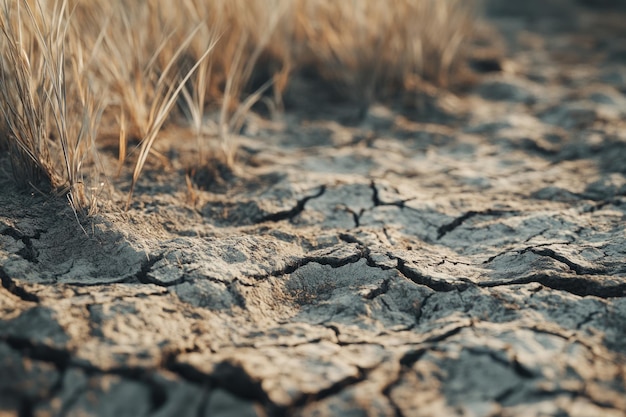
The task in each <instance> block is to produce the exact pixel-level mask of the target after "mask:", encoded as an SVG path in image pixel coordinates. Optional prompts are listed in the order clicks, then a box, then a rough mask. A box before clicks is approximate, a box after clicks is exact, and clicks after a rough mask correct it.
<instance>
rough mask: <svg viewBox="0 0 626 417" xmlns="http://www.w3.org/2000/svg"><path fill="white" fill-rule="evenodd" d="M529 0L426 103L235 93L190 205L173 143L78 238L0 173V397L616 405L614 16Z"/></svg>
mask: <svg viewBox="0 0 626 417" xmlns="http://www.w3.org/2000/svg"><path fill="white" fill-rule="evenodd" d="M531 3H533V2H529V4H531ZM534 3H538V4H539V6H538V7H541V2H534ZM551 3H554V4H556V6H554V7H557V6H558V4H561V3H565V6H563V7H567V8H568V10H569V15H568V16H569V17H567V18H566V19H564V18H563V15H562V14H559V13H556V14H555V15H554V16H552V15H550V14H549V13H546V14H545V15H541V16H537V15H536V14H532V13H531V12H530V11H528V10H521V9H523V7H522V6H511V7H513V9H515V8H517V9H520V10H513V11H511V10H504V9H505V7H500V8H498V7H495V6H494V9H495V10H494V11H493V14H492V15H490V17H489V19H490V20H491V23H492V24H493V25H495V26H496V27H497V28H498V29H499V30H500V31H501V32H502V34H503V35H502V36H503V39H505V41H506V42H507V43H508V49H507V50H508V52H507V55H506V57H505V58H503V60H502V62H501V67H502V68H503V70H502V71H497V72H492V73H489V74H484V75H482V76H481V78H480V81H479V82H478V83H477V85H476V86H475V87H473V88H472V89H471V90H470V91H468V92H466V93H463V94H462V95H459V96H452V95H451V94H448V93H444V92H442V93H440V94H439V95H437V96H436V97H432V98H431V99H432V105H430V106H429V107H428V110H424V109H421V110H420V109H418V110H411V111H408V110H406V109H405V110H403V109H399V108H395V107H393V106H385V105H382V104H379V105H375V106H373V107H372V108H371V109H370V111H369V113H368V115H367V116H366V118H365V119H364V120H363V121H362V122H360V123H356V124H355V123H346V122H345V121H344V119H345V118H344V117H343V116H344V115H346V114H350V113H351V112H354V111H355V108H356V107H355V106H354V105H353V104H350V103H331V104H324V105H322V106H318V107H319V108H318V109H316V111H313V110H312V106H311V104H310V103H309V104H306V103H301V104H300V105H295V106H294V107H293V109H288V111H287V112H286V114H285V115H284V117H283V118H282V119H281V120H273V121H272V120H268V119H267V118H264V117H261V116H259V115H256V114H254V113H251V114H250V116H249V118H248V121H247V123H246V127H245V129H244V131H243V133H242V135H241V137H240V138H239V139H238V140H239V143H240V155H241V158H240V161H239V170H238V171H237V172H234V173H230V174H229V175H226V176H224V178H222V179H221V180H219V181H217V180H215V179H211V177H210V175H209V176H208V177H207V178H204V179H203V180H202V181H200V180H197V182H198V183H197V184H196V185H197V187H199V188H202V189H198V190H196V191H195V193H196V195H195V198H194V201H193V202H190V199H189V195H188V189H187V188H186V186H185V170H184V166H185V163H184V161H185V158H189V154H192V153H193V147H192V144H190V145H189V147H188V150H187V151H186V150H185V148H182V149H178V148H177V150H176V152H170V154H171V155H172V158H171V161H170V165H168V166H159V165H158V161H157V162H155V163H154V164H153V166H152V167H151V168H149V169H147V172H146V175H145V177H144V178H143V180H142V181H140V184H139V185H138V186H137V190H136V197H135V200H134V204H133V205H132V206H131V208H130V209H129V210H128V211H127V212H103V213H101V214H99V215H97V216H95V217H94V218H93V219H90V220H89V221H83V222H82V227H84V228H85V230H86V233H85V232H83V230H81V226H80V225H79V224H78V223H77V221H76V218H75V217H74V214H73V213H72V211H71V210H70V209H69V208H68V207H67V205H66V204H64V203H63V202H62V201H58V200H57V199H54V198H49V197H41V196H39V195H38V194H36V193H34V194H28V193H24V192H19V191H17V190H16V189H15V188H14V186H13V185H12V183H11V181H10V180H9V177H8V175H7V174H2V175H3V177H2V181H0V278H1V280H2V286H1V287H0V415H1V416H23V417H30V416H47V415H53V416H57V415H58V416H79V415H100V416H143V415H145V416H148V415H149V416H391V417H399V416H404V417H409V416H626V227H625V225H626V122H625V120H626V49H625V48H626V28H625V27H624V24H623V22H625V21H626V14H624V13H621V14H620V13H619V12H616V11H615V10H609V11H606V10H604V11H603V10H589V9H577V8H574V6H572V5H571V3H568V2H559V1H553V2H551ZM513 4H516V3H513ZM529 7H530V6H529ZM531 9H532V7H531ZM533 13H534V12H533ZM564 20H567V22H565V21H564ZM611 22H613V25H611ZM619 22H621V24H620V23H619ZM180 134H181V133H180V132H176V131H173V132H170V136H171V137H172V140H171V141H169V142H168V140H167V139H164V140H163V141H162V142H160V143H158V144H157V146H161V147H162V148H161V149H162V150H164V151H165V152H168V150H169V149H170V148H172V147H173V143H174V142H180V141H178V140H177V139H178V137H177V135H180ZM183 142H184V141H183ZM190 142H193V141H190ZM4 162H6V161H4ZM4 162H3V163H4ZM4 166H7V165H4ZM5 171H6V170H5ZM197 178H199V177H197Z"/></svg>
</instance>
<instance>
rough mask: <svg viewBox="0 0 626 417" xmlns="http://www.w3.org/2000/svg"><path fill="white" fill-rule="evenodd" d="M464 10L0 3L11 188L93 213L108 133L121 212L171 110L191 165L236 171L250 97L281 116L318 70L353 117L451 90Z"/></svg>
mask: <svg viewBox="0 0 626 417" xmlns="http://www.w3.org/2000/svg"><path fill="white" fill-rule="evenodd" d="M470 4H471V2H468V1H467V0H389V1H387V2H380V1H341V2H339V1H334V0H183V1H182V2H178V3H175V2H171V1H166V0H154V1H142V2H128V1H125V0H0V5H1V6H0V11H1V13H0V57H1V58H0V59H1V60H2V68H1V69H0V82H1V83H2V84H1V86H0V106H1V109H2V116H3V118H2V121H1V123H0V134H1V135H0V147H2V146H4V147H5V149H7V150H8V151H9V155H10V159H11V164H12V168H13V173H14V177H15V179H16V181H17V182H18V183H19V184H20V185H24V186H27V185H30V186H33V187H38V188H47V189H50V190H52V191H55V192H59V193H63V194H66V195H67V196H68V199H69V201H70V203H71V205H72V206H73V207H74V208H75V209H76V210H79V211H87V212H89V211H90V210H91V211H92V210H93V208H94V207H95V206H96V202H95V201H94V198H95V197H94V196H95V195H98V193H97V190H96V189H95V188H93V187H91V186H87V185H86V184H93V182H94V181H97V180H98V178H99V177H100V176H105V177H106V178H109V177H110V176H112V175H114V174H115V172H108V171H107V170H108V168H104V166H103V165H102V164H100V163H98V161H99V153H100V152H102V141H106V137H108V138H114V137H115V138H116V139H115V141H116V144H115V147H116V150H117V159H118V164H117V167H116V169H114V170H113V171H120V170H121V171H122V172H126V173H127V175H131V183H130V187H129V193H128V202H130V198H131V196H132V193H133V191H134V189H135V187H136V184H137V182H138V181H139V179H140V177H141V172H142V170H143V169H144V167H145V166H146V163H147V161H148V160H149V158H150V156H151V155H152V156H155V155H156V156H159V155H160V154H158V153H157V152H155V151H154V146H153V145H154V143H155V142H156V141H158V138H159V135H160V132H161V130H162V128H163V127H164V126H165V125H166V124H167V123H171V122H177V123H180V122H181V121H183V120H184V119H183V118H180V117H178V112H177V111H176V109H180V110H181V113H182V114H183V115H184V116H185V119H186V120H187V122H183V123H187V125H188V127H189V128H190V130H191V132H190V135H189V136H190V138H193V140H196V141H197V147H198V161H197V163H198V165H202V164H206V163H209V162H208V161H211V160H215V156H214V155H213V156H211V155H207V152H208V150H209V149H213V151H212V152H215V149H221V152H222V155H221V156H220V157H219V158H220V159H223V160H224V161H225V163H226V164H227V165H228V166H230V167H231V168H232V167H233V165H234V164H235V153H236V143H235V140H234V139H233V134H236V133H237V132H238V131H239V130H240V128H241V126H242V123H243V121H244V119H245V117H246V114H247V113H248V112H249V111H250V109H251V108H252V106H253V105H254V104H255V103H257V102H259V101H260V100H263V101H264V102H265V103H266V104H267V105H268V106H269V107H270V108H271V110H272V112H273V113H274V114H278V113H280V112H281V111H284V108H283V103H282V97H283V94H284V93H285V91H286V90H287V89H288V87H289V82H290V79H291V77H292V75H293V74H294V73H297V72H300V71H308V72H311V71H313V72H315V73H316V74H317V75H318V76H319V78H320V79H322V80H325V81H326V82H327V83H328V85H329V86H331V87H332V88H334V89H336V90H338V91H340V92H341V93H342V94H344V95H345V96H347V97H351V98H353V99H355V101H356V102H358V103H361V107H362V108H361V113H362V114H364V113H365V112H366V111H367V108H368V106H369V105H370V104H371V103H372V102H373V101H375V100H377V99H380V98H385V97H392V96H393V95H394V94H395V93H397V92H402V91H406V90H416V89H417V90H419V89H420V88H422V87H421V86H425V85H428V86H439V87H446V86H449V85H450V84H454V81H455V77H456V73H457V71H458V68H460V67H461V65H459V64H460V63H462V59H463V56H462V53H461V52H462V48H463V45H465V43H466V41H467V40H468V37H469V35H470V34H471V31H472V25H473V21H474V16H473V10H472V6H471V5H470ZM268 92H271V94H269V97H267V96H266V95H267V93H268ZM209 114H211V115H214V117H213V119H212V120H209V119H210V117H209V116H208V115H209ZM175 115H176V117H173V116H175ZM101 120H105V121H106V124H107V126H106V130H107V133H106V134H104V135H100V136H99V131H100V130H99V126H100V123H101ZM2 132H4V133H2ZM210 142H213V143H214V144H217V145H218V146H213V144H211V143H210ZM160 157H161V158H164V156H162V155H161V156H160ZM128 161H132V163H133V164H134V165H133V166H132V167H127V165H128ZM127 168H129V169H127Z"/></svg>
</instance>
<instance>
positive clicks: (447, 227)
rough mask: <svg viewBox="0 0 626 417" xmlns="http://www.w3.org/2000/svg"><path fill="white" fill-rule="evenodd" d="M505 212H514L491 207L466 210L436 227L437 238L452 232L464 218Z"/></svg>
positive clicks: (496, 214) (499, 214)
mask: <svg viewBox="0 0 626 417" xmlns="http://www.w3.org/2000/svg"><path fill="white" fill-rule="evenodd" d="M507 213H513V214H514V213H515V212H511V211H504V210H492V209H488V210H483V211H474V210H471V211H468V212H467V213H464V214H463V215H462V216H459V217H457V218H456V219H454V220H452V221H451V222H450V223H447V224H444V225H442V226H440V227H439V228H438V229H437V240H439V239H441V238H442V237H444V236H445V235H447V234H448V233H450V232H452V231H453V230H454V229H456V228H457V227H459V226H461V225H462V224H463V223H464V222H465V221H466V220H469V219H471V218H472V217H475V216H501V215H503V214H507Z"/></svg>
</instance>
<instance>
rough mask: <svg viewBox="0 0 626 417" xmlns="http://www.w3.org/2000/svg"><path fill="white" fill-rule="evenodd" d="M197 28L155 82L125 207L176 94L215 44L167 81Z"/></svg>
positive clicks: (174, 102)
mask: <svg viewBox="0 0 626 417" xmlns="http://www.w3.org/2000/svg"><path fill="white" fill-rule="evenodd" d="M198 29H199V27H198V28H196V29H195V30H194V31H192V32H191V33H190V34H189V36H188V38H187V40H186V42H184V43H183V44H182V45H181V46H180V48H179V49H178V51H177V52H176V53H175V54H174V57H172V60H171V61H170V64H168V65H167V66H166V68H165V70H164V71H163V74H162V75H161V77H160V78H159V81H158V82H157V90H158V91H161V94H158V95H157V98H158V99H157V101H155V102H153V105H152V108H151V112H150V114H151V117H150V119H149V120H150V125H149V126H148V131H147V132H146V135H145V137H144V138H143V139H142V141H141V145H140V146H141V147H140V150H139V157H138V159H137V162H136V164H135V170H134V171H133V179H132V182H131V186H130V191H129V192H128V199H127V201H126V208H127V209H128V207H129V205H130V201H131V199H132V196H133V192H134V190H135V186H136V185H137V181H138V180H139V176H140V175H141V171H142V169H143V166H144V165H145V163H146V159H147V158H148V153H149V152H150V149H151V148H152V145H153V144H154V141H155V140H156V138H157V135H158V133H159V131H160V130H161V127H162V126H163V123H165V120H166V119H167V117H168V115H169V113H170V112H171V111H172V108H173V107H174V104H176V100H177V99H178V96H179V94H180V92H181V91H182V89H183V88H184V87H185V83H186V82H187V81H188V80H189V78H191V76H192V75H193V73H194V71H196V69H197V68H198V67H199V66H200V64H201V63H202V62H203V61H204V60H205V59H206V58H207V57H208V56H209V54H210V53H211V51H212V49H213V46H214V45H215V44H212V45H210V46H209V47H208V48H207V50H206V51H205V52H204V54H203V55H202V56H201V57H200V59H199V60H198V61H197V62H196V63H195V65H194V66H193V67H191V69H190V70H189V71H188V72H187V74H185V75H184V76H183V77H182V78H181V79H180V80H179V81H178V82H177V86H174V85H173V84H171V83H168V82H167V81H166V77H167V75H169V71H170V69H171V68H172V66H173V65H174V62H175V60H176V58H177V57H178V56H179V55H180V54H181V53H182V51H183V50H184V48H185V47H187V45H188V44H189V42H190V41H191V39H192V38H193V35H194V34H195V33H196V31H197V30H198Z"/></svg>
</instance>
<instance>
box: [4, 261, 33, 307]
mask: <svg viewBox="0 0 626 417" xmlns="http://www.w3.org/2000/svg"><path fill="white" fill-rule="evenodd" d="M0 280H2V286H3V287H4V288H5V289H6V290H7V291H8V292H10V293H11V294H13V295H15V296H16V297H19V298H20V299H21V300H23V301H28V302H31V303H38V302H39V297H38V296H37V295H36V294H33V293H31V292H28V291H26V290H25V289H24V288H22V287H20V286H18V285H17V284H16V283H15V281H14V280H13V279H11V277H9V275H8V274H7V273H6V271H5V270H4V269H3V268H2V267H1V266H0Z"/></svg>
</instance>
